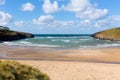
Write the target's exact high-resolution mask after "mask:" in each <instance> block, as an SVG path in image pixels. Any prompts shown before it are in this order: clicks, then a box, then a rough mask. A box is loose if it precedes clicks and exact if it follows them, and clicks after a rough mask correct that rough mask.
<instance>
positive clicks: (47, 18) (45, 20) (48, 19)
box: [32, 15, 73, 27]
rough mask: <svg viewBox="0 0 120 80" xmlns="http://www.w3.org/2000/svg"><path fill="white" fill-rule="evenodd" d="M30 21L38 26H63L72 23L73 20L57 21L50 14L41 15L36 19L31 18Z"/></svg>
mask: <svg viewBox="0 0 120 80" xmlns="http://www.w3.org/2000/svg"><path fill="white" fill-rule="evenodd" d="M32 23H33V24H35V25H39V26H46V27H60V26H61V27H65V26H69V25H72V24H73V21H59V20H55V19H54V17H53V16H52V15H42V16H40V17H39V18H38V19H33V20H32Z"/></svg>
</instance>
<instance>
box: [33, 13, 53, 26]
mask: <svg viewBox="0 0 120 80" xmlns="http://www.w3.org/2000/svg"><path fill="white" fill-rule="evenodd" d="M53 21H54V17H53V16H51V15H46V16H45V15H43V16H40V17H39V18H38V19H33V23H34V24H38V25H42V24H46V23H47V24H48V23H51V22H53Z"/></svg>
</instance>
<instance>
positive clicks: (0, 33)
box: [0, 30, 34, 41]
mask: <svg viewBox="0 0 120 80" xmlns="http://www.w3.org/2000/svg"><path fill="white" fill-rule="evenodd" d="M25 38H34V35H33V34H29V33H24V32H17V31H12V30H0V41H14V40H20V39H25Z"/></svg>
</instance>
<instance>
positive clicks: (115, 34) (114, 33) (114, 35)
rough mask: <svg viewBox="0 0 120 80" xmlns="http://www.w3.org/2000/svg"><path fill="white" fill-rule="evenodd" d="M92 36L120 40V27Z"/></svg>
mask: <svg viewBox="0 0 120 80" xmlns="http://www.w3.org/2000/svg"><path fill="white" fill-rule="evenodd" d="M92 37H94V38H97V39H103V40H112V41H120V27H119V28H113V29H109V30H105V31H101V32H97V33H95V34H93V35H92Z"/></svg>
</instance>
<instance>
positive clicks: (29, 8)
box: [21, 2, 35, 11]
mask: <svg viewBox="0 0 120 80" xmlns="http://www.w3.org/2000/svg"><path fill="white" fill-rule="evenodd" d="M34 9H35V6H34V5H33V4H32V3H29V2H27V3H25V4H22V6H21V10H22V11H33V10H34Z"/></svg>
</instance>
